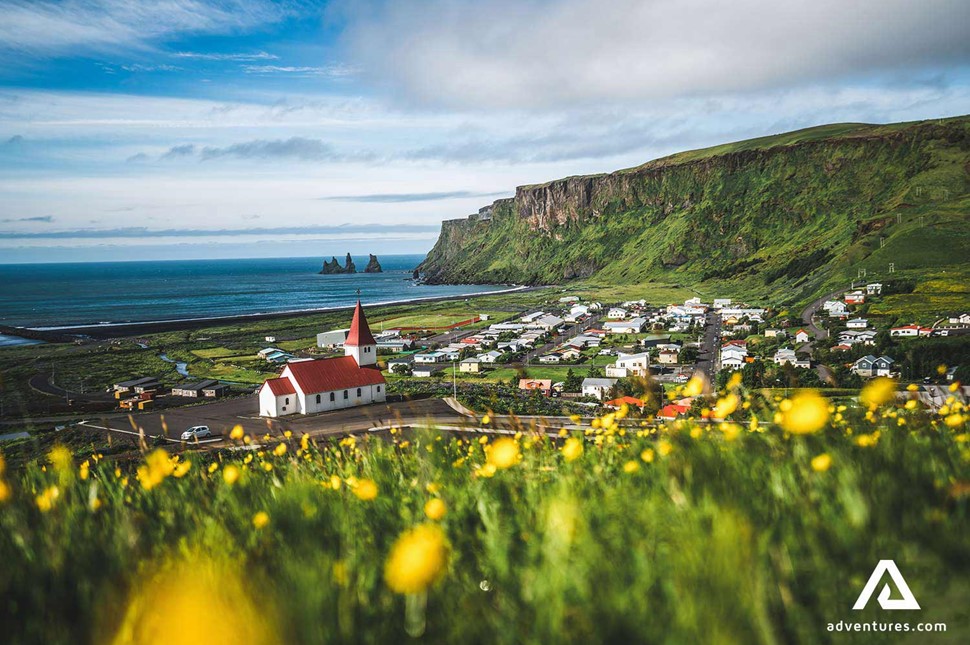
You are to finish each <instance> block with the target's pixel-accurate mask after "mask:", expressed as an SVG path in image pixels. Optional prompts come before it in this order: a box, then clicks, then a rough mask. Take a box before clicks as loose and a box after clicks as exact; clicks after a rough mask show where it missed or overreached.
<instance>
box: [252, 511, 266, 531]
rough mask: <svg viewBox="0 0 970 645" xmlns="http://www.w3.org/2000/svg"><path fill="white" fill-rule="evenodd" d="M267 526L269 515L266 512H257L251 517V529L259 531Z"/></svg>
mask: <svg viewBox="0 0 970 645" xmlns="http://www.w3.org/2000/svg"><path fill="white" fill-rule="evenodd" d="M267 524H269V513H267V512H266V511H259V512H258V513H256V514H255V515H253V527H255V528H257V529H261V528H263V527H265V526H266V525H267Z"/></svg>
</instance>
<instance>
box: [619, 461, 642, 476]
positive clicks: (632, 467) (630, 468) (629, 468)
mask: <svg viewBox="0 0 970 645" xmlns="http://www.w3.org/2000/svg"><path fill="white" fill-rule="evenodd" d="M638 470H640V464H638V463H637V462H635V461H633V460H632V459H631V460H630V461H628V462H626V463H625V464H623V472H625V473H626V474H628V475H629V474H632V473H635V472H637V471H638Z"/></svg>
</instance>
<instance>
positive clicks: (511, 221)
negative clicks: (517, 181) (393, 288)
mask: <svg viewBox="0 0 970 645" xmlns="http://www.w3.org/2000/svg"><path fill="white" fill-rule="evenodd" d="M968 186H970V119H968V118H966V117H961V118H957V119H949V120H945V121H931V122H921V123H914V124H899V125H892V126H865V125H851V124H850V125H837V126H825V127H822V128H815V129H811V130H806V131H801V132H797V133H789V134H786V135H779V136H778V137H769V138H765V139H760V140H753V141H748V142H740V143H736V144H730V145H726V146H720V147H718V148H714V149H709V150H704V151H694V152H689V153H682V154H679V155H674V156H672V157H667V158H664V159H659V160H656V161H653V162H650V163H647V164H644V165H643V166H639V167H637V168H632V169H628V170H621V171H617V172H613V173H610V174H605V175H593V176H584V177H568V178H565V179H560V180H556V181H552V182H549V183H546V184H541V185H535V186H522V187H519V188H518V189H517V190H516V194H515V197H514V198H512V199H503V200H498V201H496V202H495V203H493V204H492V205H491V206H488V207H485V208H483V209H482V210H481V211H479V213H476V214H474V215H472V216H469V217H467V218H464V219H459V220H449V221H446V222H443V223H442V227H441V234H440V236H439V238H438V242H437V244H435V247H434V248H433V249H432V250H431V252H430V253H429V254H428V256H427V258H426V259H425V260H424V262H423V263H422V264H421V265H420V267H419V269H420V271H421V272H422V273H423V274H424V276H425V279H426V280H427V281H429V282H432V283H434V282H439V283H473V282H515V283H529V284H537V283H545V284H554V283H560V282H563V281H566V280H570V279H573V278H579V277H588V276H591V275H596V276H597V277H602V278H607V279H609V280H611V281H616V282H627V283H629V282H635V281H645V280H651V279H676V280H678V281H683V282H685V283H686V282H691V281H699V280H704V279H712V278H719V279H730V278H735V277H738V276H746V277H751V276H755V277H756V278H759V279H761V278H763V279H765V282H766V283H767V282H771V281H773V280H778V279H781V278H785V279H792V280H795V279H797V278H798V276H793V275H789V273H791V272H793V271H794V270H793V269H792V270H789V269H787V268H786V267H789V266H790V264H791V262H792V261H793V258H796V257H802V256H806V255H809V254H811V255H812V257H814V258H817V259H818V262H820V263H821V264H820V265H819V266H821V265H824V264H826V263H831V262H833V261H838V259H839V257H840V253H841V252H844V251H847V250H848V249H849V247H850V246H851V245H856V246H859V245H860V244H861V245H863V246H865V245H866V244H869V243H870V242H871V240H869V239H868V238H870V237H873V236H877V235H880V234H881V235H886V234H892V232H893V231H892V230H890V229H891V228H892V224H886V222H890V223H896V222H897V219H896V218H894V217H893V216H891V215H890V214H895V213H897V212H910V211H912V212H915V211H914V210H913V209H926V208H932V206H933V204H934V203H936V202H941V201H944V200H948V201H950V202H953V201H954V200H957V201H958V200H961V199H964V198H966V196H967V194H968ZM872 220H883V222H884V223H883V224H881V225H880V227H879V228H876V227H872V226H870V225H869V222H871V221H872ZM899 221H902V220H901V219H900V220H899ZM882 226H889V229H887V230H884V231H883V230H881V227H882ZM861 230H865V231H867V232H866V233H864V234H863V235H862V237H863V238H865V239H861V240H860V234H859V231H861ZM867 236H868V237H867ZM873 239H875V238H873ZM800 266H801V265H800ZM802 268H804V266H803V267H802ZM812 268H813V269H815V268H819V267H812ZM769 278H771V279H769Z"/></svg>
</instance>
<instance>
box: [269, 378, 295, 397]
mask: <svg viewBox="0 0 970 645" xmlns="http://www.w3.org/2000/svg"><path fill="white" fill-rule="evenodd" d="M263 385H264V386H266V387H268V388H269V389H270V390H272V391H273V394H274V395H275V396H283V395H284V394H296V389H295V388H294V387H293V384H292V383H290V379H288V378H271V379H269V380H268V381H266V382H265V383H263Z"/></svg>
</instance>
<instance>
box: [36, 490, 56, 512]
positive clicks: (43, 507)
mask: <svg viewBox="0 0 970 645" xmlns="http://www.w3.org/2000/svg"><path fill="white" fill-rule="evenodd" d="M60 496H61V490H60V489H59V488H58V487H57V486H48V487H47V488H45V489H44V492H42V493H41V494H40V495H38V496H37V497H36V498H35V501H36V502H37V508H39V509H40V512H41V513H46V512H48V511H49V510H51V509H52V508H54V502H56V501H57V498H58V497H60Z"/></svg>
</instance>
